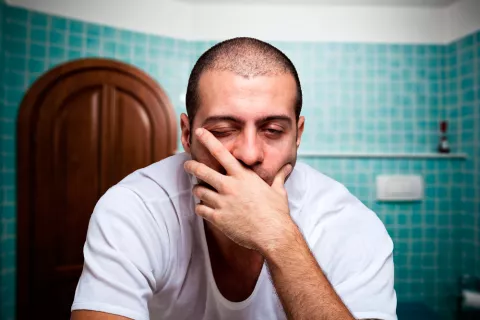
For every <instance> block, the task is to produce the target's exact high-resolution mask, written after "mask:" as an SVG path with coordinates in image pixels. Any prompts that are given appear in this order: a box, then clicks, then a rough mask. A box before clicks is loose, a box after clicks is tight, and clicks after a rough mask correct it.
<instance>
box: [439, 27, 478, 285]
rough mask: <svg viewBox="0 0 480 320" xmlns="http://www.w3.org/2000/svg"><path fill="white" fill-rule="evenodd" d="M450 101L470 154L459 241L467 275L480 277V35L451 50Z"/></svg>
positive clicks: (448, 61) (450, 107) (460, 136)
mask: <svg viewBox="0 0 480 320" xmlns="http://www.w3.org/2000/svg"><path fill="white" fill-rule="evenodd" d="M446 58H447V64H446V70H447V72H448V75H447V79H448V80H447V90H446V92H447V97H448V98H447V100H446V105H448V106H449V109H450V112H451V115H450V116H451V118H455V119H456V120H457V123H458V125H459V126H461V130H460V131H459V132H458V139H459V140H460V141H461V143H462V149H463V150H464V151H465V152H467V153H468V154H469V158H468V160H467V161H466V162H465V163H464V165H463V167H462V174H463V176H464V182H463V186H462V203H463V209H464V210H463V222H464V224H463V231H462V236H461V237H459V238H458V240H459V241H460V244H461V245H460V247H461V249H462V262H463V263H462V264H463V271H464V272H465V273H470V274H476V275H478V276H480V197H479V196H480V32H477V33H474V34H471V35H469V36H467V37H464V38H463V39H460V40H459V41H457V42H455V43H453V44H451V45H449V46H448V47H447V54H446Z"/></svg>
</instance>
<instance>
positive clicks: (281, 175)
mask: <svg viewBox="0 0 480 320" xmlns="http://www.w3.org/2000/svg"><path fill="white" fill-rule="evenodd" d="M291 172H292V165H291V164H286V165H285V166H283V168H282V169H280V171H278V173H277V175H276V176H275V178H274V179H273V183H272V188H275V189H277V190H283V189H284V184H285V179H286V178H287V176H288V175H289V174H290V173H291Z"/></svg>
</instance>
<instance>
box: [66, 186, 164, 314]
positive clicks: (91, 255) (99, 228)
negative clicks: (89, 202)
mask: <svg viewBox="0 0 480 320" xmlns="http://www.w3.org/2000/svg"><path fill="white" fill-rule="evenodd" d="M161 228H162V225H161V222H159V221H156V220H155V218H154V217H153V216H152V215H151V214H150V212H149V210H148V208H147V207H146V205H145V203H144V202H143V201H142V199H141V198H140V197H139V196H138V195H137V194H136V193H135V192H133V191H131V190H130V189H127V188H125V187H122V186H114V187H112V188H111V189H109V190H108V191H107V192H106V193H105V195H104V196H103V197H102V198H101V199H100V200H99V201H98V203H97V205H96V206H95V209H94V212H93V214H92V216H91V219H90V223H89V227H88V232H87V239H86V243H85V246H84V259H85V262H84V267H83V272H82V275H81V277H80V280H79V282H78V285H77V290H76V293H75V299H74V302H73V305H72V311H73V310H94V311H101V312H106V313H111V314H116V315H121V316H124V317H128V318H133V319H148V318H149V315H148V301H149V300H150V298H151V297H152V295H153V293H154V292H155V291H156V290H157V289H158V288H159V286H161V283H162V279H164V278H165V272H166V270H165V269H166V268H165V266H166V265H167V263H166V261H167V260H168V254H169V253H168V248H167V247H166V246H165V245H164V244H165V243H168V241H166V239H162V232H159V231H158V230H159V229H161ZM164 234H167V233H166V232H165V233H164Z"/></svg>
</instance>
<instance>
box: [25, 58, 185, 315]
mask: <svg viewBox="0 0 480 320" xmlns="http://www.w3.org/2000/svg"><path fill="white" fill-rule="evenodd" d="M17 133H18V138H17V147H18V150H17V155H18V160H17V161H18V173H17V176H18V181H17V182H18V188H17V189H18V192H17V207H18V232H17V237H18V259H17V270H18V271H17V274H18V281H17V283H18V290H17V292H18V294H17V297H18V299H17V300H18V301H17V302H18V308H17V316H18V319H35V318H44V317H48V318H49V319H69V316H70V307H71V304H72V301H73V297H74V292H75V288H76V285H77V281H78V278H79V276H80V274H81V270H82V267H83V245H84V243H85V236H86V231H87V226H88V222H89V219H90V215H91V213H92V211H93V208H94V206H95V204H96V202H97V201H98V199H99V198H100V196H101V195H103V194H104V193H105V191H106V190H107V189H108V188H109V187H111V186H112V185H114V184H116V183H117V182H118V181H120V180H121V179H122V178H123V177H125V176H126V175H128V174H129V173H131V172H133V171H135V170H136V169H139V168H142V167H145V166H147V165H149V164H151V163H153V162H156V161H159V160H161V159H163V158H166V157H168V156H170V155H172V154H174V152H175V150H176V143H177V137H176V122H175V118H174V112H173V110H172V107H171V106H170V103H169V101H168V98H167V96H166V95H165V93H164V92H163V90H162V89H161V88H160V87H159V85H158V84H156V83H155V82H154V81H153V80H152V79H151V78H150V77H148V76H147V75H146V74H144V73H143V72H141V71H139V70H137V69H135V68H134V67H132V66H128V65H125V64H123V63H120V62H115V61H111V60H104V59H85V60H79V61H75V62H71V63H67V64H65V65H62V66H59V67H57V68H55V69H53V70H52V71H50V72H48V73H47V74H46V75H44V76H43V77H42V78H41V79H39V80H38V81H37V82H36V83H35V84H34V85H33V87H32V88H31V89H30V90H29V92H28V93H27V95H26V96H25V98H24V101H23V102H22V105H21V108H20V112H19V116H18V132H17Z"/></svg>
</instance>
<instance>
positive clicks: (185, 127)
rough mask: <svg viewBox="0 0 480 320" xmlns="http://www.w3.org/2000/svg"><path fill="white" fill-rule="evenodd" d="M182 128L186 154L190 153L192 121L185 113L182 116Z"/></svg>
mask: <svg viewBox="0 0 480 320" xmlns="http://www.w3.org/2000/svg"><path fill="white" fill-rule="evenodd" d="M180 128H181V130H182V137H181V138H182V145H183V149H184V150H185V152H187V153H190V133H191V131H190V120H189V119H188V116H187V115H186V114H185V113H182V114H181V115H180Z"/></svg>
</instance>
